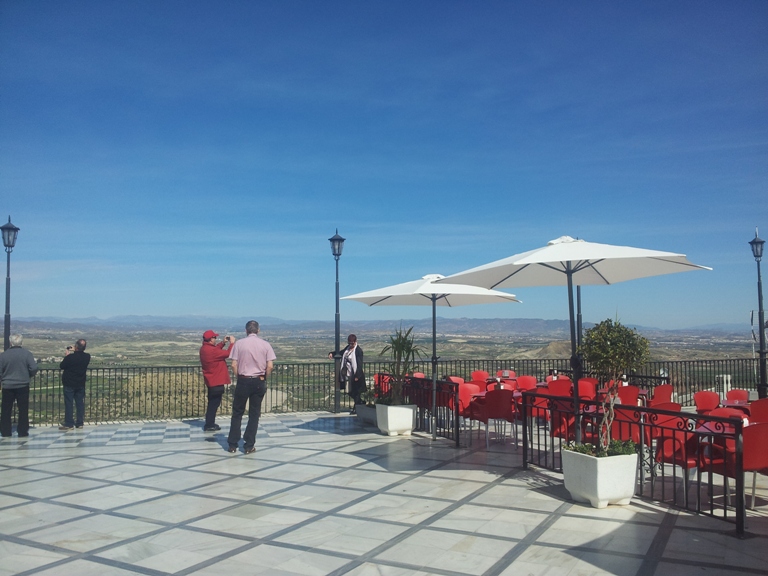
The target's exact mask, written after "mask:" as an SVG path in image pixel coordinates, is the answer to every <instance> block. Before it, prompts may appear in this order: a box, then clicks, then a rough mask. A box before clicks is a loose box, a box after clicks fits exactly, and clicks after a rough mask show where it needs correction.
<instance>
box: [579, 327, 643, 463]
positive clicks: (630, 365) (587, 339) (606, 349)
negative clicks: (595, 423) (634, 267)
mask: <svg viewBox="0 0 768 576" xmlns="http://www.w3.org/2000/svg"><path fill="white" fill-rule="evenodd" d="M579 351H580V352H581V354H582V355H583V357H584V359H585V360H586V361H587V362H588V363H589V366H590V368H592V370H594V371H595V372H597V373H598V374H600V376H601V377H602V378H605V379H606V381H607V382H609V383H610V386H609V388H608V393H607V394H606V395H605V396H604V398H603V419H602V422H601V424H600V446H599V452H601V453H603V454H605V453H606V452H607V450H608V447H609V445H610V444H611V424H612V423H613V419H614V417H615V412H614V404H615V403H616V396H617V392H618V382H619V380H620V378H621V376H622V375H623V374H629V373H630V372H632V371H634V370H637V369H639V368H640V367H641V366H642V365H643V364H644V363H645V362H646V361H647V360H648V357H649V355H650V353H649V342H648V339H647V338H645V337H643V336H641V335H640V334H638V332H637V330H635V329H633V328H627V327H626V326H623V325H622V324H621V323H620V322H618V321H616V322H613V321H612V320H611V319H610V318H609V319H607V320H603V321H602V322H600V323H599V324H596V325H595V326H593V327H592V328H589V329H587V330H585V331H584V341H583V343H582V345H581V347H580V348H579Z"/></svg>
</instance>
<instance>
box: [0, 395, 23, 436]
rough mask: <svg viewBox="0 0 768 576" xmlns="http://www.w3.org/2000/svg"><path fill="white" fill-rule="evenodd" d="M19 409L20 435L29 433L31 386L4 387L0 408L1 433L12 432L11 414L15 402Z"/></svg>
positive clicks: (18, 426)
mask: <svg viewBox="0 0 768 576" xmlns="http://www.w3.org/2000/svg"><path fill="white" fill-rule="evenodd" d="M14 402H16V407H17V408H18V410H19V423H18V425H17V426H16V433H17V434H18V435H19V436H27V435H28V434H29V386H24V387H23V388H3V400H2V408H1V409H0V410H1V411H0V434H2V435H3V436H10V435H11V432H12V426H11V416H12V415H13V403H14Z"/></svg>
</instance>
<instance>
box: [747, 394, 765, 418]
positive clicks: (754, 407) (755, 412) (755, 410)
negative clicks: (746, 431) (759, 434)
mask: <svg viewBox="0 0 768 576" xmlns="http://www.w3.org/2000/svg"><path fill="white" fill-rule="evenodd" d="M749 421H750V422H752V423H756V422H768V398H761V399H760V400H755V401H754V402H752V403H751V404H750V405H749Z"/></svg>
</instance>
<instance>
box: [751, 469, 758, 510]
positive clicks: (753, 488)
mask: <svg viewBox="0 0 768 576" xmlns="http://www.w3.org/2000/svg"><path fill="white" fill-rule="evenodd" d="M755 488H757V471H754V470H753V471H752V506H750V507H749V509H750V510H754V509H755Z"/></svg>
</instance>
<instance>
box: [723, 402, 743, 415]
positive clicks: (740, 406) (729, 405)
mask: <svg viewBox="0 0 768 576" xmlns="http://www.w3.org/2000/svg"><path fill="white" fill-rule="evenodd" d="M749 404H750V402H749V400H723V401H722V402H720V405H721V406H722V407H723V408H736V409H737V410H741V411H742V412H744V413H745V414H746V415H747V416H749V415H750V414H751V411H750V409H749Z"/></svg>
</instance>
